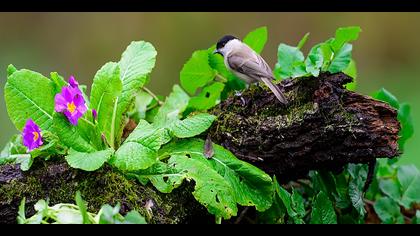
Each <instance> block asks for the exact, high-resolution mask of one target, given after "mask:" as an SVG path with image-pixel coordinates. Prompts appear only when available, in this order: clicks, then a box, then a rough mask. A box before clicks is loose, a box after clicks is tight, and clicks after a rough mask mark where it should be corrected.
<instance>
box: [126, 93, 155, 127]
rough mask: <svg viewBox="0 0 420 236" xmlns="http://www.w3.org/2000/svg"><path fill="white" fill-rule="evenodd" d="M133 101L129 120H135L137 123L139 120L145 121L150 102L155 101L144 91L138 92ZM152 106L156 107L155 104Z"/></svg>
mask: <svg viewBox="0 0 420 236" xmlns="http://www.w3.org/2000/svg"><path fill="white" fill-rule="evenodd" d="M135 99H136V100H135V108H134V110H133V111H132V112H131V113H130V118H132V119H134V120H136V122H139V120H140V119H146V114H147V111H148V107H151V106H152V102H153V101H155V100H154V99H153V97H152V96H151V95H150V94H148V93H146V92H144V91H139V92H138V93H137V95H136V98H135ZM155 102H156V101H155ZM154 106H156V107H157V104H156V105H154Z"/></svg>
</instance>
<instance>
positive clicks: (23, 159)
mask: <svg viewBox="0 0 420 236" xmlns="http://www.w3.org/2000/svg"><path fill="white" fill-rule="evenodd" d="M33 161H34V159H33V158H32V157H31V155H30V154H21V155H18V156H16V159H15V163H16V164H20V169H21V170H22V171H28V170H29V168H31V166H32V163H33Z"/></svg>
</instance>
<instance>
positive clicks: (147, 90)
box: [142, 87, 163, 106]
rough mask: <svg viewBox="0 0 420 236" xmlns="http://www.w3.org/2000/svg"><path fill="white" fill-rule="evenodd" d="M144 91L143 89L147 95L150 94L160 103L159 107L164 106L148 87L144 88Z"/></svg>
mask: <svg viewBox="0 0 420 236" xmlns="http://www.w3.org/2000/svg"><path fill="white" fill-rule="evenodd" d="M142 89H143V91H145V92H146V93H148V94H149V95H150V96H152V97H153V98H154V99H155V100H156V101H157V102H158V104H159V106H161V105H163V102H162V101H161V100H160V99H159V98H158V97H157V95H156V94H154V93H153V92H152V91H150V90H149V89H148V88H146V87H143V88H142Z"/></svg>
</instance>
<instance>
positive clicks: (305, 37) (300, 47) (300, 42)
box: [296, 32, 309, 49]
mask: <svg viewBox="0 0 420 236" xmlns="http://www.w3.org/2000/svg"><path fill="white" fill-rule="evenodd" d="M308 38H309V32H308V33H306V34H305V35H304V36H303V38H302V39H301V40H300V41H299V43H298V45H297V46H296V47H297V48H298V49H302V47H303V46H304V45H305V43H306V41H308Z"/></svg>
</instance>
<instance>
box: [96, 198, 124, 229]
mask: <svg viewBox="0 0 420 236" xmlns="http://www.w3.org/2000/svg"><path fill="white" fill-rule="evenodd" d="M120 208H121V207H120V204H119V203H117V205H116V206H115V207H112V206H110V205H108V204H105V205H103V206H102V207H101V210H100V211H99V213H98V214H99V222H98V223H99V224H116V223H119V220H120V219H119V218H121V215H120V214H119V211H120Z"/></svg>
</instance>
